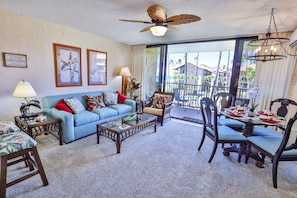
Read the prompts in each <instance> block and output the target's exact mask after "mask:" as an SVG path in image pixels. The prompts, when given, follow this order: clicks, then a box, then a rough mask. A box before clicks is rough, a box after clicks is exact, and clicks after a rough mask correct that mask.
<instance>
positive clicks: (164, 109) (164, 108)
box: [142, 92, 174, 126]
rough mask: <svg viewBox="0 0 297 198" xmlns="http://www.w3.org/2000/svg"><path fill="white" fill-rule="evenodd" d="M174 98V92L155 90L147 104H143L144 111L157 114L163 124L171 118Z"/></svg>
mask: <svg viewBox="0 0 297 198" xmlns="http://www.w3.org/2000/svg"><path fill="white" fill-rule="evenodd" d="M173 100H174V93H170V92H155V93H154V94H153V96H152V97H151V98H150V100H149V102H148V103H147V104H144V105H143V108H142V112H143V113H148V114H152V115H156V116H157V121H158V122H160V123H161V126H163V122H164V120H166V119H168V118H170V111H171V108H172V103H173Z"/></svg>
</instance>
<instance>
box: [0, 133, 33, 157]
mask: <svg viewBox="0 0 297 198" xmlns="http://www.w3.org/2000/svg"><path fill="white" fill-rule="evenodd" d="M36 144H37V142H36V141H35V140H34V139H33V138H32V137H30V136H29V135H28V134H26V133H24V132H22V131H18V132H12V133H7V134H3V135H0V155H1V156H4V155H8V154H10V153H14V152H17V151H21V150H24V149H27V148H32V147H34V146H36Z"/></svg>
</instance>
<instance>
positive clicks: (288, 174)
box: [7, 120, 297, 198]
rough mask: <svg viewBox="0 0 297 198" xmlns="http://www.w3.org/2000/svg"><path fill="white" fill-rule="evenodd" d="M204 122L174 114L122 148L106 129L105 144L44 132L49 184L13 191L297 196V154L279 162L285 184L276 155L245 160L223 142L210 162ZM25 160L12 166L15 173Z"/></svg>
mask: <svg viewBox="0 0 297 198" xmlns="http://www.w3.org/2000/svg"><path fill="white" fill-rule="evenodd" d="M201 129H202V128H201V126H199V125H196V124H190V123H189V124H187V123H184V122H180V121H176V120H171V121H167V122H165V125H164V126H163V127H161V126H158V128H157V133H153V132H152V131H153V130H152V129H148V130H145V131H143V132H140V133H138V134H136V135H134V136H132V137H131V138H128V139H126V140H125V141H124V142H123V143H122V150H121V153H120V154H116V148H115V144H114V142H113V141H111V140H109V139H107V138H104V137H103V138H102V139H101V143H100V144H99V145H97V144H96V136H95V135H91V136H89V137H86V138H83V139H81V140H78V141H75V142H73V143H70V144H65V145H63V146H59V145H58V140H57V139H56V138H55V137H54V136H52V135H48V136H40V137H38V138H37V140H38V142H39V145H38V149H39V152H40V156H41V160H42V162H43V165H44V168H45V171H46V175H47V178H48V181H49V185H48V186H45V187H44V186H42V182H41V180H40V177H39V176H35V177H33V178H31V179H28V180H26V181H24V182H21V183H19V184H17V185H14V186H12V187H9V188H8V189H7V197H42V198H46V197H104V198H105V197H108V198H109V197H110V198H115V197H124V198H130V197H140V198H146V197H149V198H150V197H152V198H156V197H178V198H180V197H184V198H192V197H228V198H230V197H248V198H251V197H253V198H254V197H267V198H268V197H269V198H270V197H280V198H281V197H282V198H283V197H297V171H296V168H297V166H296V163H295V162H282V163H280V166H279V175H278V185H279V188H278V189H274V188H273V187H272V178H271V164H270V162H269V160H268V161H267V163H266V167H265V168H264V169H260V168H257V167H256V166H255V161H253V160H252V159H251V160H250V161H249V163H248V164H247V165H246V164H244V163H243V162H242V163H238V162H237V155H236V154H235V153H231V155H230V156H229V157H225V156H224V155H223V154H222V149H221V147H219V148H218V150H217V153H216V155H215V157H214V159H213V161H212V163H211V164H209V163H207V160H208V158H209V156H210V154H211V148H212V141H210V140H209V139H206V141H205V143H204V145H203V147H202V149H201V151H199V152H198V151H197V147H198V144H199V141H200V138H201ZM20 165H23V164H20ZM20 165H16V166H14V167H11V168H10V171H9V175H8V177H12V176H14V175H15V174H16V172H17V169H18V168H19V167H20ZM22 170H25V169H22Z"/></svg>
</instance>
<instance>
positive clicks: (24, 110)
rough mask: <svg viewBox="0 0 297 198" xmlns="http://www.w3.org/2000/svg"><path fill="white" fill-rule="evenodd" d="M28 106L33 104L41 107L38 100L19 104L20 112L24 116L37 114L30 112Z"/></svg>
mask: <svg viewBox="0 0 297 198" xmlns="http://www.w3.org/2000/svg"><path fill="white" fill-rule="evenodd" d="M30 106H35V107H37V108H39V109H41V106H40V102H39V101H38V100H31V101H29V102H28V103H23V104H22V105H21V107H20V111H21V114H22V115H23V116H25V117H32V116H33V117H34V116H38V114H36V113H30V109H29V107H30Z"/></svg>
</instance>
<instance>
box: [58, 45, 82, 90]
mask: <svg viewBox="0 0 297 198" xmlns="http://www.w3.org/2000/svg"><path fill="white" fill-rule="evenodd" d="M54 58H55V73H56V87H68V86H82V78H81V48H79V47H73V46H68V45H61V44H57V43H54Z"/></svg>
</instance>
